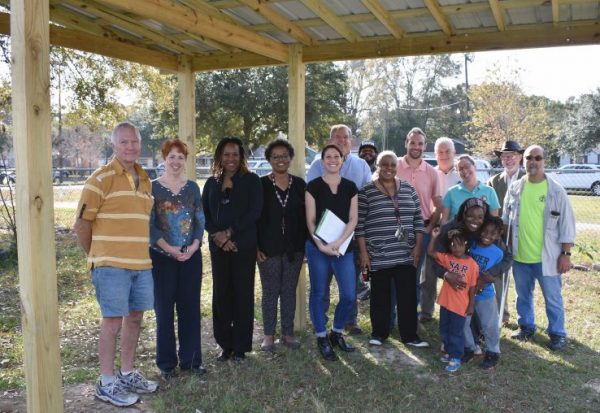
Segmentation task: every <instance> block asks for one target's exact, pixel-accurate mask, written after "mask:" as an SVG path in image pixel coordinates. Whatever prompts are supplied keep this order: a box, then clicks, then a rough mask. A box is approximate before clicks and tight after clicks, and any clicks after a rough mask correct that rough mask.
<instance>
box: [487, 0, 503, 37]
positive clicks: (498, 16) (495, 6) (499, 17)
mask: <svg viewBox="0 0 600 413" xmlns="http://www.w3.org/2000/svg"><path fill="white" fill-rule="evenodd" d="M489 2H490V8H491V9H492V13H493V14H494V19H495V20H496V26H498V30H500V31H501V32H503V31H504V29H505V28H506V26H505V24H504V10H502V9H501V8H500V4H499V2H498V0H489Z"/></svg>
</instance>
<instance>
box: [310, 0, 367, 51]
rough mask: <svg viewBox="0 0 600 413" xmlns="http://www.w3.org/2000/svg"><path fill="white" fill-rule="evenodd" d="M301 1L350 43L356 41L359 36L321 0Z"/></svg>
mask: <svg viewBox="0 0 600 413" xmlns="http://www.w3.org/2000/svg"><path fill="white" fill-rule="evenodd" d="M302 3H304V5H305V6H306V7H308V8H309V9H310V10H311V11H312V12H313V13H314V14H316V15H317V16H319V17H320V18H321V19H323V21H324V22H325V23H327V24H328V25H330V26H331V28H332V29H333V30H335V31H336V32H338V33H339V34H340V35H341V36H342V37H343V38H345V39H346V40H348V41H349V42H350V43H356V42H357V41H358V40H359V36H358V35H357V34H356V33H355V32H354V30H352V28H351V27H350V26H348V24H346V23H345V22H344V21H343V20H342V19H340V17H339V16H338V15H336V14H335V13H334V12H333V11H331V9H330V8H329V7H327V6H326V5H325V3H324V2H322V1H321V0H302Z"/></svg>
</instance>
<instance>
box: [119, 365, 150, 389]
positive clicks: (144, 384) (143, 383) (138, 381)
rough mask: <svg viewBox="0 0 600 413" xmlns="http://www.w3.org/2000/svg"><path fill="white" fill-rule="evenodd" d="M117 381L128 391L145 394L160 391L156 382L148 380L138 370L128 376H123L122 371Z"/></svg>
mask: <svg viewBox="0 0 600 413" xmlns="http://www.w3.org/2000/svg"><path fill="white" fill-rule="evenodd" d="M117 381H120V382H121V383H122V384H123V386H124V387H125V389H126V390H128V391H130V392H133V393H138V394H143V393H154V392H155V391H156V389H158V383H157V382H155V381H151V380H147V379H146V378H145V377H144V376H142V373H140V372H139V371H137V370H134V371H132V372H131V373H129V374H128V375H126V376H125V375H123V374H122V373H121V370H119V374H117Z"/></svg>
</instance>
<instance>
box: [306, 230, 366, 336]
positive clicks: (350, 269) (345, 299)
mask: <svg viewBox="0 0 600 413" xmlns="http://www.w3.org/2000/svg"><path fill="white" fill-rule="evenodd" d="M306 259H307V261H308V271H309V278H310V295H309V300H308V309H309V311H310V319H311V321H312V323H313V327H314V329H315V333H316V335H317V336H324V335H325V333H326V332H327V326H326V319H325V311H327V308H326V307H325V294H326V292H327V291H328V279H329V273H330V272H331V271H333V274H334V275H335V280H336V282H337V285H338V291H339V295H340V298H339V302H338V304H337V306H336V307H335V313H334V317H333V330H334V331H337V332H342V331H343V329H344V326H345V324H346V322H347V321H348V318H349V316H350V312H351V310H352V305H353V304H354V303H355V302H356V272H355V269H354V254H353V253H352V252H347V253H346V254H345V255H343V256H341V257H333V256H329V255H325V254H323V253H322V252H321V251H319V249H318V248H317V247H316V246H315V244H313V243H312V242H311V241H306Z"/></svg>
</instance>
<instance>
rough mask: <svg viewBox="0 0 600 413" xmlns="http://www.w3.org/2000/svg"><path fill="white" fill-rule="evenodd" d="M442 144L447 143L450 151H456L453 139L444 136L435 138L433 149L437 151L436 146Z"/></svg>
mask: <svg viewBox="0 0 600 413" xmlns="http://www.w3.org/2000/svg"><path fill="white" fill-rule="evenodd" d="M442 145H448V146H449V147H450V148H452V151H454V152H456V148H455V147H454V141H453V140H452V139H450V138H448V137H446V136H442V137H441V138H437V140H436V141H435V145H434V146H433V151H434V152H437V150H438V148H439V147H440V146H442Z"/></svg>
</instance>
